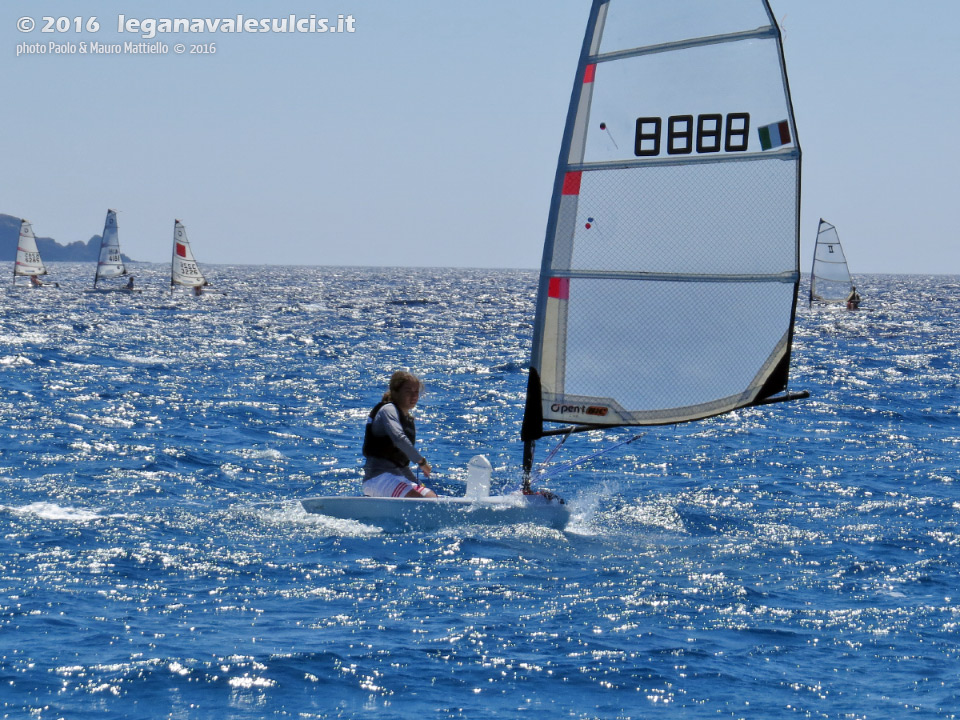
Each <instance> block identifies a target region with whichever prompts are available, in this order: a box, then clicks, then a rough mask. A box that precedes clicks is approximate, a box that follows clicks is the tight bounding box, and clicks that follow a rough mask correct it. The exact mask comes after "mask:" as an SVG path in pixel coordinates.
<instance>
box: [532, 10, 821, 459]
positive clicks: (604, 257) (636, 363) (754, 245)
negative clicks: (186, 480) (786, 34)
mask: <svg viewBox="0 0 960 720" xmlns="http://www.w3.org/2000/svg"><path fill="white" fill-rule="evenodd" d="M799 212H800V146H799V143H798V141H797V132H796V127H795V124H794V117H793V108H792V105H791V101H790V93H789V87H788V83H787V75H786V68H785V64H784V59H783V51H782V47H781V41H780V31H779V28H778V27H777V24H776V21H775V19H774V17H773V14H772V11H771V9H770V6H769V3H768V2H767V0H724V2H716V0H645V1H641V0H629V1H628V0H594V2H593V6H592V8H591V12H590V18H589V21H588V25H587V32H586V37H585V39H584V43H583V47H582V51H581V56H580V61H579V65H578V69H577V76H576V82H575V85H574V90H573V94H572V98H571V103H570V109H569V112H568V117H567V123H566V128H565V131H564V135H563V141H562V146H561V151H560V159H559V162H558V166H557V173H556V178H555V181H554V189H553V198H552V201H551V207H550V214H549V218H548V223H547V232H546V240H545V244H544V250H543V260H542V265H541V271H540V283H539V290H538V296H537V307H536V319H535V323H534V338H533V352H532V358H531V367H530V376H529V386H528V393H527V403H526V410H525V414H524V423H523V432H522V437H523V440H524V442H525V458H524V465H525V468H526V469H527V470H529V463H530V462H531V461H532V452H533V451H532V447H533V442H534V441H535V440H536V439H537V438H539V437H542V436H544V435H550V434H558V433H560V432H566V431H567V430H568V429H569V428H567V429H563V430H559V429H553V430H548V429H547V428H546V427H545V425H544V423H546V422H554V423H562V424H573V425H575V426H579V428H576V429H592V428H598V427H601V428H602V427H612V426H622V425H655V424H669V423H679V422H685V421H689V420H696V419H700V418H705V417H709V416H712V415H717V414H720V413H724V412H728V411H731V410H734V409H737V408H741V407H745V406H750V405H757V404H765V403H768V402H776V401H778V400H780V399H792V398H793V397H802V396H804V395H803V394H798V395H790V394H786V395H784V394H783V393H785V391H786V389H787V380H788V372H789V363H790V352H791V343H792V338H793V322H794V316H795V312H796V298H797V289H798V284H799V278H800V268H799V245H800V243H799Z"/></svg>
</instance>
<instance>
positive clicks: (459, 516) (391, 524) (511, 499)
mask: <svg viewBox="0 0 960 720" xmlns="http://www.w3.org/2000/svg"><path fill="white" fill-rule="evenodd" d="M300 504H301V505H302V506H303V509H304V510H306V511H307V512H309V513H316V514H318V515H327V516H329V517H335V518H342V519H347V520H356V521H358V522H362V523H364V524H367V525H376V526H377V527H383V528H385V529H391V530H406V529H409V530H433V529H436V528H440V527H446V526H450V525H513V524H517V523H535V524H537V525H546V526H547V527H551V528H554V529H556V530H563V529H564V528H565V527H566V526H567V523H568V522H569V520H570V509H569V507H568V506H567V505H565V504H562V503H561V502H560V501H558V500H555V499H554V500H547V499H546V498H544V497H543V496H542V495H520V494H516V495H500V496H491V497H485V498H481V499H468V498H463V497H439V498H436V499H435V500H420V499H413V498H371V497H343V496H338V497H313V498H304V499H303V500H301V501H300Z"/></svg>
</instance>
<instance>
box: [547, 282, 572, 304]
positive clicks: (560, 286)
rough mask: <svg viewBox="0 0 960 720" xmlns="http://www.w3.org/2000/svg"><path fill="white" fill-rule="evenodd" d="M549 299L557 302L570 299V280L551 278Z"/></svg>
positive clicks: (548, 291) (548, 290)
mask: <svg viewBox="0 0 960 720" xmlns="http://www.w3.org/2000/svg"><path fill="white" fill-rule="evenodd" d="M547 297H552V298H556V299H557V300H569V299H570V278H550V287H549V288H548V289H547Z"/></svg>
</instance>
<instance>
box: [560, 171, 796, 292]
mask: <svg viewBox="0 0 960 720" xmlns="http://www.w3.org/2000/svg"><path fill="white" fill-rule="evenodd" d="M796 172H797V169H796V164H795V162H793V161H790V160H783V159H779V158H771V159H770V160H755V161H744V162H735V163H734V162H726V163H707V164H697V165H665V166H658V167H646V168H625V169H615V170H598V171H592V172H584V173H583V174H582V179H581V183H580V192H579V196H578V199H577V203H576V215H575V217H574V215H573V213H572V212H571V210H572V208H573V206H572V204H571V203H569V202H568V206H567V208H566V213H565V214H564V215H561V216H560V221H559V222H558V226H557V239H556V244H555V248H554V255H553V267H554V269H556V270H573V271H609V272H648V273H674V274H682V275H698V274H705V275H712V274H730V275H756V274H759V275H773V274H781V273H791V272H794V271H795V270H796V266H797V263H798V258H797V248H796V243H795V242H794V238H795V234H796V215H797V207H796V202H797V193H796ZM571 224H572V228H571ZM571 230H572V231H571Z"/></svg>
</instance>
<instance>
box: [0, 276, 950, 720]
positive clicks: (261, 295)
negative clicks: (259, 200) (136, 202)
mask: <svg viewBox="0 0 960 720" xmlns="http://www.w3.org/2000/svg"><path fill="white" fill-rule="evenodd" d="M52 271H53V275H54V277H55V279H56V280H58V281H59V282H60V285H61V288H60V289H59V290H54V289H49V290H47V289H44V290H31V289H29V288H25V287H20V288H13V287H11V286H10V285H9V283H8V284H7V286H6V287H5V288H3V289H2V290H0V297H2V302H3V311H2V320H0V381H2V388H3V392H2V395H0V438H2V439H0V451H2V454H0V525H2V533H0V718H18V719H19V718H30V719H35V720H53V719H55V718H66V719H68V720H74V719H83V718H97V719H98V720H102V719H113V718H191V719H192V718H197V719H203V720H220V719H228V718H229V719H246V718H297V719H303V718H378V719H388V720H389V719H391V718H418V719H428V718H518V717H537V718H546V717H551V718H552V717H559V718H578V719H585V720H586V719H593V718H603V719H607V718H611V719H614V718H616V719H621V718H624V719H625V718H718V717H720V718H749V719H753V718H794V717H795V718H842V719H844V720H860V719H862V720H875V719H879V718H891V719H897V720H901V719H903V718H955V717H957V716H958V715H960V634H958V623H960V547H958V546H960V529H958V524H957V520H958V517H960V422H958V411H960V392H958V379H960V334H958V324H960V278H958V277H950V276H892V275H880V276H861V277H858V278H857V284H858V289H859V290H860V292H861V294H862V295H863V297H864V304H863V308H862V309H861V310H860V311H858V312H849V311H846V310H842V309H838V308H818V307H814V308H812V309H808V308H807V307H806V303H803V302H802V303H801V304H800V306H799V309H798V324H797V330H796V337H795V342H794V353H793V373H792V380H791V390H808V391H809V392H810V393H811V397H810V398H809V399H808V400H805V401H798V402H792V403H783V404H779V405H772V406H767V407H763V408H757V409H750V410H745V411H740V412H736V413H733V414H729V415H726V416H723V417H719V418H715V419H712V420H709V421H705V422H701V423H693V424H688V425H683V426H677V427H658V428H651V429H648V430H647V431H646V432H645V434H644V435H643V437H642V438H641V439H639V440H638V441H636V442H634V443H632V444H630V445H626V446H623V447H619V448H617V449H615V450H612V451H611V452H609V453H606V454H604V455H601V456H600V457H598V458H596V459H595V460H594V461H592V462H591V463H589V464H587V465H584V466H581V467H577V468H575V469H573V470H570V471H569V472H565V473H560V474H557V475H555V476H553V477H552V478H550V480H549V482H548V486H549V489H551V490H553V491H555V492H557V493H559V494H561V495H563V496H565V497H566V498H567V500H568V502H569V503H570V507H571V508H572V511H573V520H572V522H571V524H570V526H569V527H568V528H567V530H565V531H563V532H559V531H555V530H550V529H545V528H543V527H537V526H533V525H513V526H504V527H489V526H486V527H484V526H476V527H474V526H463V527H453V528H446V529H443V530H439V531H433V532H418V531H408V532H388V531H384V530H382V529H380V528H378V527H373V526H369V525H363V524H360V523H356V522H351V521H345V520H333V519H329V518H325V517H323V516H319V515H308V514H306V513H305V512H304V511H303V510H302V509H301V506H300V505H299V503H298V499H299V498H303V497H308V496H311V495H340V494H356V493H357V492H358V489H359V479H360V467H361V460H360V452H359V448H360V444H361V438H362V429H363V423H364V419H365V416H366V414H367V412H368V410H369V408H370V407H371V406H372V405H373V404H374V403H375V402H376V401H377V399H378V398H379V396H380V395H381V393H382V392H383V389H384V386H385V384H386V381H387V378H388V376H389V374H390V373H391V372H392V371H393V370H394V369H397V368H404V367H409V368H410V369H412V370H413V371H415V372H417V373H418V374H419V375H421V377H422V378H423V380H424V381H425V383H426V390H425V393H424V394H423V396H422V397H421V400H420V405H419V406H418V409H417V417H418V430H419V438H420V439H419V443H420V444H421V445H422V447H423V448H424V451H425V454H426V455H428V456H429V457H430V459H431V462H432V463H433V464H434V466H435V469H436V475H435V483H434V486H435V487H436V489H437V490H438V491H440V492H441V493H446V494H462V493H463V491H464V485H463V483H462V479H463V477H464V474H465V472H464V469H465V466H466V463H467V461H468V460H469V458H470V457H472V456H473V455H476V454H484V455H486V456H487V457H488V458H489V459H490V461H491V463H492V464H493V466H494V484H495V489H501V490H507V489H510V488H512V487H514V486H516V484H518V483H519V481H520V468H519V465H520V459H521V444H520V442H519V431H520V422H521V416H522V409H523V403H524V391H525V384H526V370H525V368H526V364H527V361H528V355H529V344H530V337H531V315H532V308H533V300H534V290H535V286H536V276H535V273H533V272H529V271H510V270H435V269H412V270H411V269H369V268H368V269H363V268H303V267H289V268H283V267H271V268H267V269H262V268H253V267H239V266H238V267H232V266H213V267H210V268H208V271H209V275H210V277H211V280H212V282H213V284H214V286H215V287H217V288H219V289H222V290H223V291H224V292H225V294H223V295H216V294H207V295H204V296H203V297H200V298H195V297H192V296H189V295H187V294H184V293H183V292H180V293H174V294H171V293H170V292H169V290H168V285H167V283H168V277H169V275H168V267H166V266H163V265H139V266H137V267H135V269H134V272H135V274H136V276H137V284H138V286H140V287H142V288H143V289H144V291H143V293H142V294H137V295H132V296H131V295H127V294H121V293H110V294H103V295H100V294H96V295H95V294H89V293H83V292H81V291H82V290H83V289H84V288H86V287H88V286H89V285H90V284H91V283H92V274H93V268H92V267H88V266H85V265H72V264H61V265H54V266H53V267H52ZM802 292H803V289H802ZM631 434H633V433H632V431H631V432H628V431H618V432H611V433H609V434H607V435H599V436H597V437H591V436H590V435H591V434H584V435H580V436H576V437H574V438H571V439H570V440H569V441H568V442H567V444H566V446H565V447H564V449H563V450H562V451H561V452H560V453H559V454H558V456H557V460H558V461H559V462H563V461H566V460H570V459H573V458H576V457H578V456H580V455H585V454H589V453H592V452H594V451H596V450H598V449H600V448H603V447H605V446H607V445H609V444H612V443H614V442H617V441H618V440H623V439H625V438H626V437H628V436H629V435H631ZM549 449H550V445H549V444H548V443H547V442H546V441H543V442H541V444H540V447H538V455H539V457H543V456H544V455H545V454H546V453H547V451H548V450H549Z"/></svg>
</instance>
